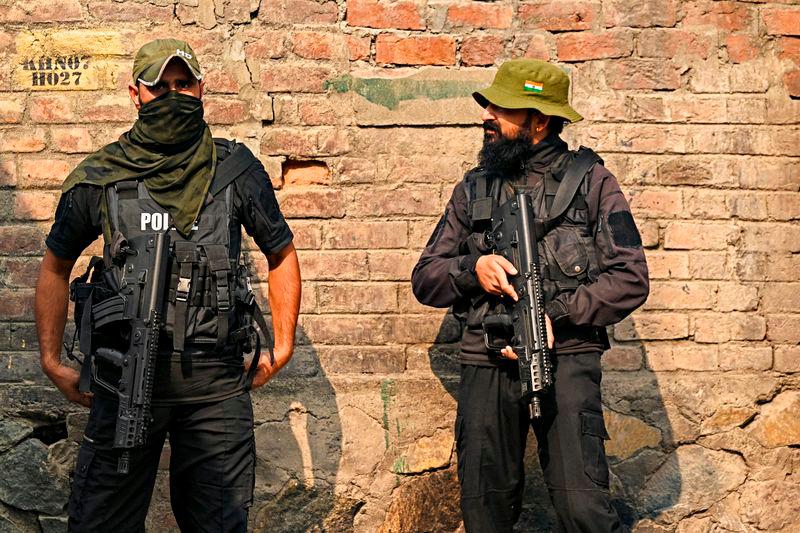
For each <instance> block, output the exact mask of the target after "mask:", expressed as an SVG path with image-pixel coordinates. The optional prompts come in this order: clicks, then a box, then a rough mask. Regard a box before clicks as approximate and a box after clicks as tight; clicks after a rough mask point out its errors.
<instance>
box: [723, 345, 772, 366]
mask: <svg viewBox="0 0 800 533" xmlns="http://www.w3.org/2000/svg"><path fill="white" fill-rule="evenodd" d="M719 366H720V368H721V369H722V370H769V369H770V368H772V348H770V347H769V346H750V345H747V344H725V345H723V346H720V347H719Z"/></svg>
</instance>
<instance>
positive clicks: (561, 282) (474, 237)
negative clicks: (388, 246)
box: [455, 147, 602, 338]
mask: <svg viewBox="0 0 800 533" xmlns="http://www.w3.org/2000/svg"><path fill="white" fill-rule="evenodd" d="M561 158H568V159H566V160H564V159H561ZM561 158H559V159H558V160H557V161H556V162H554V164H553V165H551V166H550V169H548V170H547V171H546V172H545V174H544V176H543V177H542V180H541V181H540V182H539V183H537V184H536V185H534V186H533V187H532V188H529V189H530V192H531V194H532V195H533V196H534V198H535V202H534V206H535V209H536V219H537V232H538V234H539V235H544V237H542V238H541V239H540V240H539V243H538V247H539V258H540V261H541V263H542V264H541V265H540V266H541V269H542V278H543V288H544V292H545V303H547V302H550V301H551V300H553V299H554V298H556V297H557V296H559V295H560V294H563V293H566V292H572V291H574V290H575V289H577V288H578V287H579V286H580V285H583V284H588V283H592V282H594V281H595V280H597V277H598V276H599V274H600V269H599V266H598V261H597V252H596V250H595V247H594V231H595V227H594V223H593V222H592V221H590V220H589V213H588V206H587V204H586V195H587V193H588V181H587V180H586V179H585V178H586V175H588V173H589V172H590V171H591V169H592V168H593V167H594V165H595V164H596V163H600V164H602V159H600V157H599V156H598V155H597V154H595V153H594V152H593V151H592V150H590V149H588V148H584V147H581V148H580V149H579V150H577V151H574V152H567V153H565V154H564V155H563V156H561ZM551 169H559V170H557V171H556V173H555V174H554V173H553V171H552V170H551ZM464 179H465V190H466V194H467V205H468V209H469V213H468V214H469V217H470V223H471V225H472V233H471V234H470V236H469V237H468V238H467V239H466V240H465V241H464V243H462V246H461V250H460V253H462V254H469V253H482V254H485V253H489V252H490V251H491V250H490V249H489V248H488V247H487V246H486V243H485V238H484V237H485V232H486V230H487V229H489V225H490V221H491V213H492V211H493V210H494V208H496V207H497V206H499V205H500V204H501V203H502V202H503V201H505V199H506V198H509V197H511V196H513V193H514V188H513V186H511V185H510V184H508V183H501V181H500V180H498V179H491V178H489V177H487V175H486V173H485V172H484V171H483V170H482V169H480V168H478V169H474V170H472V171H470V172H469V173H467V175H466V176H465V178H464ZM504 189H505V190H504ZM556 211H557V212H556ZM498 305H500V302H499V299H498V298H494V297H488V295H487V297H481V298H479V299H478V300H476V301H473V302H472V305H471V306H470V309H465V310H463V311H462V312H461V313H460V314H461V317H462V318H463V319H465V320H466V323H467V325H468V326H469V327H477V326H479V325H480V324H481V323H482V321H483V317H484V316H485V315H486V314H487V313H490V312H498V310H497V306H498ZM455 311H456V312H457V313H458V312H459V311H460V310H455ZM590 336H591V337H592V338H594V336H595V334H594V333H591V335H590Z"/></svg>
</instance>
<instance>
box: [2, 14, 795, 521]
mask: <svg viewBox="0 0 800 533" xmlns="http://www.w3.org/2000/svg"><path fill="white" fill-rule="evenodd" d="M792 4H795V2H794V1H793V0H783V1H779V2H762V1H760V0H753V1H746V2H745V1H708V0H697V1H679V0H663V1H657V0H642V1H635V0H604V1H592V0H579V1H540V0H534V1H512V2H506V1H495V2H473V1H450V0H429V1H426V0H408V1H397V2H388V1H374V0H347V1H345V0H260V1H259V0H178V1H177V2H176V1H174V0H150V1H145V0H128V1H123V2H120V1H111V0H0V65H1V66H0V272H1V273H2V274H0V357H2V366H0V410H1V411H2V413H3V415H4V418H3V420H2V421H0V471H2V472H3V475H2V476H0V531H39V530H40V529H41V530H42V531H47V532H50V531H63V530H65V524H64V520H63V518H62V517H63V515H64V505H65V502H66V498H67V492H66V490H67V486H68V485H67V483H68V479H69V475H70V472H71V469H72V462H73V460H74V455H75V450H76V447H77V442H78V441H79V439H80V434H81V428H82V424H83V421H84V420H85V412H84V411H83V410H82V409H80V408H77V407H75V406H71V405H68V404H66V403H65V402H64V401H63V400H62V399H61V397H60V395H59V394H58V393H57V392H56V391H55V390H54V389H53V388H52V387H51V386H50V385H49V383H48V381H47V380H46V379H44V378H43V376H42V374H41V372H40V370H39V366H38V356H37V344H36V335H35V332H34V327H33V324H32V320H33V309H32V308H33V305H32V302H33V285H34V282H35V279H36V272H37V268H38V263H39V259H40V256H41V255H42V253H43V238H44V236H45V234H46V232H47V231H48V227H49V224H50V221H51V219H52V216H53V211H54V207H55V204H56V202H57V198H58V189H59V186H60V184H61V182H62V180H63V179H64V177H65V176H66V174H67V173H68V171H69V169H70V168H71V167H73V166H74V165H75V164H76V163H77V162H78V161H79V160H80V159H81V158H82V157H83V156H84V155H85V154H87V153H89V152H91V151H93V150H96V149H98V148H99V147H100V146H102V145H103V144H105V143H107V142H110V141H111V140H113V139H114V138H115V137H116V136H117V135H118V134H119V133H120V132H122V131H124V130H126V129H127V128H128V127H129V126H130V124H131V122H132V120H133V119H134V118H135V112H134V108H133V106H132V105H131V103H130V101H129V99H128V96H127V92H126V90H125V88H126V87H127V84H128V77H129V72H130V67H131V62H132V54H133V53H135V51H136V49H137V48H138V47H139V46H140V45H141V44H142V43H144V42H146V41H148V40H149V39H151V38H155V37H166V36H177V37H181V38H185V39H187V40H188V41H189V42H190V43H191V44H192V46H193V47H194V50H195V51H196V52H197V54H198V55H199V57H200V61H201V64H202V65H203V66H204V68H205V69H206V71H207V78H206V79H207V89H208V94H207V97H206V100H205V102H206V104H205V106H206V113H207V118H208V120H209V122H210V123H211V125H212V129H213V131H214V132H215V134H216V135H217V136H228V137H234V138H236V139H238V140H240V141H242V142H245V143H246V144H247V145H249V146H250V147H251V148H252V149H253V151H254V152H255V153H256V154H258V155H259V156H260V158H261V160H262V161H263V162H264V165H265V166H266V168H267V169H268V171H269V174H270V176H271V178H272V181H273V183H274V185H275V187H276V188H277V189H279V199H280V202H281V205H282V208H283V210H284V213H285V214H286V215H287V216H288V218H289V219H290V223H291V226H292V228H293V229H294V231H295V235H296V240H295V243H296V245H297V247H298V248H299V250H300V252H299V253H300V260H301V265H302V271H303V278H304V284H303V305H302V316H301V321H300V327H299V331H298V338H299V345H298V347H297V352H296V356H295V358H294V360H293V362H292V364H291V365H290V366H289V367H288V368H287V369H286V370H284V372H282V374H281V376H280V378H279V379H276V380H274V382H272V383H270V384H269V385H268V386H267V387H265V388H263V389H261V390H259V391H257V392H256V393H255V394H254V403H255V409H256V419H257V428H256V439H257V446H258V483H257V489H256V501H255V503H254V507H253V512H252V520H253V527H254V529H256V530H268V531H306V530H311V531H323V530H326V531H337V532H339V531H358V532H367V531H369V532H371V531H383V532H414V531H453V530H456V529H457V528H458V527H459V522H460V518H459V513H458V506H457V495H458V489H457V483H456V481H455V475H454V465H455V457H454V453H453V436H452V426H453V421H454V417H455V408H454V406H455V399H454V394H455V392H456V384H457V371H458V368H457V365H456V364H455V363H454V349H455V344H454V343H455V342H456V340H457V338H458V333H459V332H458V325H457V324H456V323H455V322H454V321H453V320H452V317H450V316H448V315H446V314H445V313H444V312H440V311H437V310H432V309H427V308H425V307H422V306H420V305H418V304H417V303H416V302H415V300H414V298H413V296H412V295H411V292H410V286H409V277H410V272H411V269H412V267H413V265H414V263H415V261H416V259H417V256H418V253H419V250H420V249H421V247H422V246H423V245H424V243H425V242H426V241H427V239H428V236H429V235H430V233H431V231H432V229H433V227H434V225H435V223H436V221H437V219H438V217H439V215H440V214H441V212H442V210H443V206H444V204H445V203H446V201H447V199H448V198H449V196H450V192H451V190H452V188H453V186H454V184H455V183H456V182H457V181H458V180H459V179H460V177H461V176H462V173H463V172H464V171H465V170H466V169H468V168H470V166H471V165H473V164H474V161H475V156H476V152H477V150H478V148H479V144H480V140H481V132H480V130H479V129H478V128H477V127H476V125H477V124H478V117H479V112H480V109H479V107H478V106H477V105H476V104H475V103H474V102H473V101H472V100H471V98H470V96H469V94H470V93H471V91H472V90H474V89H475V88H476V87H480V86H482V85H483V84H486V83H487V82H488V81H489V80H491V77H492V75H493V72H494V68H495V67H496V66H497V65H499V64H500V63H501V62H502V61H503V60H505V59H508V58H512V57H522V56H525V57H535V58H544V59H549V60H552V61H555V62H557V63H558V64H559V65H560V66H561V67H563V68H564V69H565V70H567V71H568V72H569V73H570V75H571V78H572V82H573V89H572V100H573V104H574V107H575V108H576V109H578V111H579V112H581V113H582V114H583V115H584V116H585V117H586V118H587V120H586V121H584V122H582V123H580V124H578V125H575V126H571V127H568V128H567V130H566V137H567V138H568V140H569V141H570V143H571V144H572V145H573V147H576V146H577V145H578V144H584V145H587V146H591V147H593V148H595V149H596V150H597V151H598V152H600V153H601V155H602V156H603V157H604V158H605V161H606V164H607V166H608V167H609V168H610V169H611V171H612V172H614V173H615V174H616V175H617V176H618V177H619V180H620V182H621V183H622V185H623V188H624V190H625V193H626V194H627V196H628V198H629V199H630V202H631V205H632V207H633V210H634V214H635V216H636V219H637V222H638V224H639V227H640V229H641V232H642V237H643V241H644V245H645V247H646V248H647V256H648V262H649V266H650V272H651V277H652V280H653V281H652V293H651V296H650V298H649V300H648V302H647V304H646V305H645V306H644V308H642V309H641V310H639V311H637V312H636V313H635V314H634V315H633V316H632V317H631V318H629V319H628V320H625V321H624V322H623V323H622V324H620V325H618V326H616V327H615V328H613V332H612V338H613V342H614V347H613V348H612V350H611V351H610V352H609V353H607V354H606V356H605V357H604V369H605V374H604V402H605V406H606V419H607V423H608V426H609V432H610V434H611V440H610V442H609V443H608V451H609V454H610V455H611V461H612V467H611V469H612V474H613V475H612V478H613V490H614V493H615V494H616V496H617V506H618V508H619V510H620V512H621V513H622V515H623V516H624V517H625V520H626V522H627V523H629V524H636V525H635V528H636V529H637V530H639V531H711V530H714V531H754V530H764V531H787V532H788V531H798V530H800V512H798V511H800V484H799V481H800V471H799V470H800V449H798V447H799V446H800V417H798V412H800V388H799V387H798V381H800V375H799V374H798V372H800V346H798V343H799V342H800V312H799V311H800V225H798V222H797V220H798V218H800V197H799V196H798V189H800V161H799V160H798V155H800V131H799V130H798V121H800V113H799V112H800V102H799V101H798V98H800V38H799V37H800V8H798V7H797V6H796V5H792ZM251 249H252V247H251ZM97 250H98V248H97V247H95V248H93V249H92V250H89V251H87V254H90V253H92V252H97ZM86 259H87V258H83V259H82V261H81V264H85V261H86ZM250 264H251V267H252V269H253V270H254V271H255V272H257V273H258V276H259V277H260V279H261V280H264V278H265V274H266V267H265V262H264V260H263V258H261V257H259V256H258V254H252V255H251V256H250ZM259 288H260V289H261V290H262V291H263V290H264V286H263V283H262V284H260V285H259ZM167 457H168V450H166V451H165V461H164V464H165V465H166V459H167ZM165 480H166V470H164V471H163V472H162V475H161V476H160V477H159V483H158V486H157V489H156V494H155V496H154V502H153V508H152V511H151V514H150V516H149V519H148V521H149V525H150V530H152V531H172V530H175V529H176V528H175V524H174V520H173V518H172V516H171V514H170V511H169V505H168V490H167V484H166V482H165ZM528 485H529V487H528V489H529V490H528V491H527V496H526V500H525V512H524V514H523V525H524V527H523V528H522V529H523V530H526V531H532V530H536V531H547V530H548V529H549V528H550V524H551V521H552V511H551V509H550V508H549V505H548V504H547V503H546V501H547V500H546V493H545V492H544V489H543V484H542V480H541V476H540V474H539V473H538V470H537V467H536V460H535V455H534V454H531V455H530V468H529V476H528Z"/></svg>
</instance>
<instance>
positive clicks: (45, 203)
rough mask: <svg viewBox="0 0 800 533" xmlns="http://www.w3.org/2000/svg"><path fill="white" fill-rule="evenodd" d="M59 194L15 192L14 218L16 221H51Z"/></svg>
mask: <svg viewBox="0 0 800 533" xmlns="http://www.w3.org/2000/svg"><path fill="white" fill-rule="evenodd" d="M59 196H60V193H55V192H48V191H17V192H16V194H15V199H14V200H15V202H14V203H15V205H14V218H16V219H17V220H52V219H53V215H54V214H55V212H56V205H58V198H59Z"/></svg>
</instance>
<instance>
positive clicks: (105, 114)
mask: <svg viewBox="0 0 800 533" xmlns="http://www.w3.org/2000/svg"><path fill="white" fill-rule="evenodd" d="M78 102H79V103H78V106H79V112H78V113H79V115H80V117H81V122H126V123H131V122H133V121H134V120H136V116H137V115H136V107H135V106H134V105H133V102H131V99H130V98H129V97H128V96H127V95H125V96H122V95H119V96H117V95H114V96H110V95H109V96H100V97H99V98H97V99H88V98H81V99H79V100H78Z"/></svg>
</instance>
